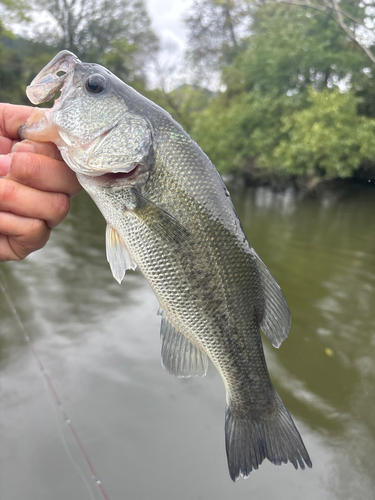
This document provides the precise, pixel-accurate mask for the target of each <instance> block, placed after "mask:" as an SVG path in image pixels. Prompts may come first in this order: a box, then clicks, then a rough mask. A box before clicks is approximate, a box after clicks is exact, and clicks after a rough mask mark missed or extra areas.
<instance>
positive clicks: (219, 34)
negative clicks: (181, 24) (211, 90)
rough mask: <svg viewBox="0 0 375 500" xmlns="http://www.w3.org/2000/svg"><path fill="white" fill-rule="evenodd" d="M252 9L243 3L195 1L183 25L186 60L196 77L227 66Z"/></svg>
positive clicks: (236, 1)
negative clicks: (185, 29) (186, 44)
mask: <svg viewBox="0 0 375 500" xmlns="http://www.w3.org/2000/svg"><path fill="white" fill-rule="evenodd" d="M250 14H251V7H250V5H249V3H248V2H246V1H245V0H195V1H194V3H193V5H192V7H191V9H190V10H189V12H188V14H187V16H186V18H185V24H186V26H187V29H188V47H189V48H188V53H187V56H188V60H189V61H190V64H191V67H192V68H194V70H195V73H196V74H197V76H199V77H202V75H203V77H206V78H207V79H208V80H209V79H210V78H211V77H210V75H209V74H210V73H212V71H217V70H220V69H221V68H222V67H223V66H225V65H227V64H230V63H231V62H232V61H233V59H234V57H235V56H236V54H237V53H238V52H239V51H240V45H241V40H242V39H243V36H244V34H246V33H248V31H249V27H250Z"/></svg>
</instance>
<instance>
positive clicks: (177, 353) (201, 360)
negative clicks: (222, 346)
mask: <svg viewBox="0 0 375 500" xmlns="http://www.w3.org/2000/svg"><path fill="white" fill-rule="evenodd" d="M161 316H162V319H161V329H160V339H161V363H162V365H163V367H164V368H165V369H166V370H167V372H168V373H170V374H172V375H175V376H176V377H197V376H201V377H203V376H204V375H206V373H207V369H208V357H207V355H206V354H205V353H204V352H202V351H201V350H200V349H198V347H196V346H195V345H194V344H192V343H191V342H190V341H189V340H188V339H187V338H186V337H185V336H184V335H182V334H181V333H180V332H179V331H177V330H176V329H175V328H174V326H173V325H172V324H171V323H170V322H169V321H168V319H167V318H166V317H165V315H164V313H161Z"/></svg>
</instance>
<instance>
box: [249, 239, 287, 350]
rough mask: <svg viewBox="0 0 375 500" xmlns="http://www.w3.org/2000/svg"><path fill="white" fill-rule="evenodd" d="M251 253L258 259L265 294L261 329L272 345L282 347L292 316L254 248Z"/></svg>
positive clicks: (276, 284) (275, 282)
mask: <svg viewBox="0 0 375 500" xmlns="http://www.w3.org/2000/svg"><path fill="white" fill-rule="evenodd" d="M251 253H252V255H254V257H255V259H256V263H257V267H258V271H259V275H260V279H261V283H262V288H263V294H264V311H263V318H262V321H261V323H260V327H261V329H262V331H263V333H264V334H265V335H266V337H267V338H268V340H269V341H270V342H271V343H272V345H273V346H275V347H280V345H281V343H282V342H283V341H284V340H285V339H286V338H287V336H288V334H289V330H290V326H291V324H292V315H291V314H290V311H289V307H288V304H287V301H286V298H285V297H284V294H283V292H282V291H281V288H280V286H279V285H278V283H277V281H276V280H275V278H274V277H273V276H272V274H271V273H270V272H269V270H268V268H267V266H266V265H265V264H264V262H263V261H262V260H261V258H260V257H259V255H258V254H257V253H256V252H255V250H254V249H253V248H252V249H251Z"/></svg>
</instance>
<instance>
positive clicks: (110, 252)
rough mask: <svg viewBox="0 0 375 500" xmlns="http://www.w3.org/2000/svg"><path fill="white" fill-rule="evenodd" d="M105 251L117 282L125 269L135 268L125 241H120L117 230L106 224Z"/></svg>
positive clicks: (122, 276)
mask: <svg viewBox="0 0 375 500" xmlns="http://www.w3.org/2000/svg"><path fill="white" fill-rule="evenodd" d="M105 236H106V251H107V260H108V262H109V265H110V267H111V271H112V274H113V277H114V278H115V280H117V281H118V282H119V283H121V281H122V280H123V278H124V276H125V271H126V270H127V269H133V270H134V269H135V268H136V267H137V264H136V263H135V262H134V261H133V259H132V258H131V256H130V254H129V252H128V249H127V248H126V246H125V243H124V242H123V241H122V239H121V237H120V236H119V234H118V232H117V231H116V230H115V229H113V227H111V226H110V225H109V224H107V229H106V233H105Z"/></svg>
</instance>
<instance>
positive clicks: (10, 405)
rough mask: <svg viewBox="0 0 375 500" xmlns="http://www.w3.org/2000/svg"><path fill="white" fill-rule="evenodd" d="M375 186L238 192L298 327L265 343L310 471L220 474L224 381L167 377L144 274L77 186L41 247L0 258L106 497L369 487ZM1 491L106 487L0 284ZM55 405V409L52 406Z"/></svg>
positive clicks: (73, 493)
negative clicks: (122, 261) (118, 270)
mask: <svg viewBox="0 0 375 500" xmlns="http://www.w3.org/2000/svg"><path fill="white" fill-rule="evenodd" d="M374 195H375V189H374V188H373V187H372V186H368V187H367V186H350V187H343V186H336V187H335V188H334V189H320V190H319V192H318V193H317V194H316V195H314V196H306V195H303V194H301V193H296V192H294V191H293V190H287V191H284V192H282V193H278V194H275V193H273V192H272V191H271V190H270V189H268V188H258V189H250V190H247V191H244V190H242V189H237V190H236V189H234V190H232V196H233V199H234V202H235V205H236V208H237V210H238V213H239V215H240V218H241V221H242V224H243V227H244V229H245V232H246V234H247V236H248V238H249V241H250V242H251V244H252V245H253V246H254V247H255V249H256V250H257V252H258V253H259V254H260V256H261V257H262V258H263V260H264V261H265V263H266V264H267V265H268V267H269V269H270V270H271V272H272V273H273V274H274V276H275V277H276V279H277V280H278V282H279V283H280V285H281V286H282V289H283V291H284V294H285V295H286V297H287V299H288V303H289V305H290V308H291V311H292V314H293V326H292V330H291V333H290V336H289V339H288V340H287V341H286V342H285V343H284V344H283V345H282V347H281V348H280V349H279V350H276V349H274V348H273V347H272V346H270V344H269V343H268V342H267V340H265V341H264V345H265V350H266V358H267V362H268V366H269V370H270V374H271V378H272V380H273V382H274V385H275V386H276V388H277V390H278V391H279V393H280V395H281V397H282V399H283V400H284V402H285V404H286V406H287V408H288V409H289V411H290V412H291V413H292V415H293V417H294V419H295V422H296V424H297V426H298V428H299V430H300V432H301V434H302V436H303V439H304V442H305V444H306V447H307V449H308V451H309V453H310V456H311V458H312V461H313V469H312V470H305V471H301V470H298V471H295V470H294V468H293V467H292V466H291V465H288V466H286V465H283V466H282V467H279V468H278V467H275V466H273V465H272V464H270V463H269V462H264V463H263V464H262V466H261V468H260V469H259V470H258V471H255V472H253V473H252V474H251V475H250V477H249V479H247V480H246V481H244V480H242V479H241V480H240V481H238V482H237V483H236V484H234V483H232V481H231V480H230V479H229V475H228V472H227V465H226V457H225V449H224V404H225V403H224V402H225V394H224V388H223V385H222V382H221V379H220V377H219V376H218V374H217V372H216V371H215V369H214V368H213V366H212V365H211V366H210V369H209V373H208V375H207V376H206V377H205V378H203V379H200V378H199V379H195V378H194V379H186V380H185V379H176V378H174V377H172V376H170V375H168V374H167V373H166V372H165V371H164V370H163V368H162V367H161V365H160V353H159V350H160V347H159V326H160V317H159V316H157V315H156V312H157V309H158V304H157V301H156V299H155V297H154V296H153V293H152V291H151V289H150V287H149V286H148V284H147V282H146V281H145V280H144V279H143V277H142V276H141V275H140V274H139V273H138V272H129V273H128V274H127V276H126V278H125V281H124V283H123V285H121V286H119V285H118V284H117V283H116V282H115V280H114V279H113V278H112V276H111V274H110V271H109V268H108V264H107V263H106V258H105V249H104V230H105V225H104V222H103V220H102V218H101V216H100V214H99V212H98V211H97V209H96V208H95V206H94V205H93V204H92V202H91V201H90V200H89V199H88V198H87V196H86V195H84V194H82V195H80V196H78V197H77V198H76V199H74V200H73V207H72V211H71V213H70V215H69V217H68V219H67V220H66V221H65V222H64V224H62V225H61V226H60V227H59V228H58V229H57V230H56V231H54V234H53V236H52V239H51V241H50V243H49V244H48V246H47V247H46V248H45V249H43V250H42V251H39V252H37V253H35V254H33V255H31V256H30V257H29V258H28V259H26V261H24V262H21V263H7V264H2V265H1V270H2V272H3V273H4V275H5V277H6V280H7V283H8V287H9V292H10V293H11V295H12V297H13V298H14V301H15V303H16V307H17V310H18V313H19V315H20V317H21V318H22V321H23V323H24V326H25V328H26V330H27V332H28V334H29V335H30V338H31V339H32V341H33V345H34V346H35V350H36V351H37V353H38V355H39V357H40V359H41V361H42V363H43V365H44V367H45V369H46V372H47V374H48V375H49V377H50V379H51V382H52V384H53V385H54V388H55V390H56V391H57V393H58V395H59V397H60V399H61V401H62V403H63V405H64V408H65V410H66V412H67V413H68V415H69V418H70V420H71V422H72V423H73V424H74V427H75V429H76V431H77V434H78V435H79V437H80V439H81V441H82V444H83V446H84V447H85V450H86V452H87V454H88V456H89V458H90V460H91V462H92V463H93V465H94V467H95V470H96V472H97V473H98V475H99V477H100V479H101V481H102V484H103V486H104V487H105V489H106V491H107V493H108V496H109V498H111V500H116V499H121V500H124V499H131V500H138V499H140V500H144V499H148V498H152V499H163V500H172V499H173V500H174V499H176V498H178V499H179V500H188V499H189V500H190V499H196V500H199V499H215V500H224V499H225V500H229V499H231V500H245V499H246V500H248V499H249V498H253V499H257V500H262V499H267V500H268V499H270V498H277V499H288V500H294V499H296V500H297V499H298V500H299V499H300V498H304V500H309V499H311V500H313V499H314V500H315V499H317V498H319V500H325V499H327V500H328V499H330V500H331V499H340V500H343V499H348V500H349V499H358V498H361V500H366V499H373V498H374V495H375V478H374V471H373V464H374V457H375V419H374V415H375V398H374V395H375V394H374V392H375V363H374V360H375V312H374V311H375V222H374V221H375V219H374V217H373V214H374V213H375V196H374ZM0 295H1V297H0V315H1V324H0V376H1V379H0V383H1V399H0V404H1V406H0V442H1V446H0V498H1V499H2V500H20V499H24V498H27V499H28V500H51V499H54V500H60V499H61V500H62V499H64V500H65V499H66V498H69V499H72V500H76V499H77V500H86V499H93V498H99V499H100V498H102V497H101V496H100V492H99V491H98V490H97V489H96V486H95V483H94V481H93V480H92V479H91V477H90V476H91V474H90V472H89V471H88V468H87V464H86V463H85V461H84V459H83V456H82V453H81V451H80V449H79V448H78V446H77V444H76V443H75V442H74V439H73V438H72V435H71V433H70V431H69V426H67V425H66V424H64V421H63V419H62V418H61V415H59V410H57V409H56V405H54V403H53V400H52V398H51V397H50V393H49V390H48V387H47V384H46V380H45V377H44V376H43V374H42V373H41V370H40V369H39V367H38V365H37V363H36V360H35V358H34V357H33V355H32V353H31V351H30V349H29V348H28V345H27V343H26V342H25V340H24V338H23V335H22V332H21V331H20V329H19V327H18V325H17V323H16V321H15V319H14V317H13V315H12V313H11V312H10V310H9V307H8V305H7V303H6V301H5V299H4V296H3V295H2V294H1V292H0ZM60 413H61V412H60Z"/></svg>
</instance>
